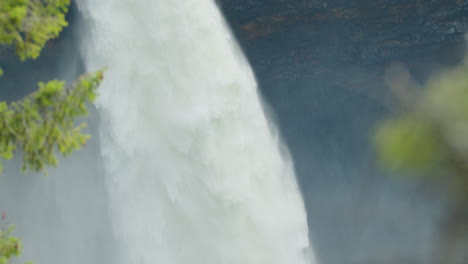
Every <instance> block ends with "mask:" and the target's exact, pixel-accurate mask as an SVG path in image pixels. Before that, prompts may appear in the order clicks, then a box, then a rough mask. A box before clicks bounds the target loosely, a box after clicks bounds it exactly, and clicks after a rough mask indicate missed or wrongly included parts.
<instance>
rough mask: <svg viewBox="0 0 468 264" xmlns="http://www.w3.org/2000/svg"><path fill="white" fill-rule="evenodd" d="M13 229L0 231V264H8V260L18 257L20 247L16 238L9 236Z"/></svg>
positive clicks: (11, 227)
mask: <svg viewBox="0 0 468 264" xmlns="http://www.w3.org/2000/svg"><path fill="white" fill-rule="evenodd" d="M13 229H14V227H13V226H10V227H9V228H6V229H0V264H7V263H9V261H10V259H11V258H13V257H17V256H19V254H20V253H21V249H22V245H21V242H20V241H19V239H18V238H16V237H13V236H11V233H12V232H13Z"/></svg>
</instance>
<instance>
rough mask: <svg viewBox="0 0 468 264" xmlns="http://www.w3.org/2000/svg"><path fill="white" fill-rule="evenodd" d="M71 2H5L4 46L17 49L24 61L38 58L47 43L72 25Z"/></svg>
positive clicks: (1, 17) (0, 13) (0, 40)
mask: <svg viewBox="0 0 468 264" xmlns="http://www.w3.org/2000/svg"><path fill="white" fill-rule="evenodd" d="M69 5H70V0H2V1H1V2H0V45H9V46H10V45H11V46H14V48H15V51H16V54H17V55H18V56H19V57H20V59H21V60H25V59H28V58H32V59H35V58H37V57H38V56H39V54H40V52H41V50H42V48H43V47H44V45H45V44H46V42H47V41H48V40H50V39H52V38H55V37H57V36H58V35H59V33H60V32H61V31H62V29H63V28H64V27H66V26H67V25H68V23H67V21H66V20H65V14H66V13H67V11H68V6H69Z"/></svg>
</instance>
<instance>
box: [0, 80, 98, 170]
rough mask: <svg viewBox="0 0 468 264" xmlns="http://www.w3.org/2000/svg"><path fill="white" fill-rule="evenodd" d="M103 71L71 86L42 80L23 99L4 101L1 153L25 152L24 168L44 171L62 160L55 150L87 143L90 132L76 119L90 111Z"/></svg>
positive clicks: (0, 124)
mask: <svg viewBox="0 0 468 264" xmlns="http://www.w3.org/2000/svg"><path fill="white" fill-rule="evenodd" d="M102 76H103V73H102V72H101V71H99V72H97V73H93V74H90V75H87V76H82V77H81V78H79V79H78V80H77V81H76V82H75V83H74V84H73V85H72V87H71V88H65V83H64V82H61V81H57V80H54V81H50V82H48V83H39V90H38V91H37V92H35V93H33V94H31V95H29V96H27V97H26V98H24V99H22V100H21V101H18V102H14V103H12V104H10V105H7V104H6V103H5V102H2V103H0V157H1V158H3V159H7V160H8V159H11V158H12V157H13V154H14V152H15V150H17V149H18V150H21V152H22V155H23V170H32V171H44V170H45V167H46V166H47V165H51V166H56V165H57V164H58V161H57V157H56V155H55V151H56V150H58V152H59V153H60V154H62V155H65V156H66V155H68V154H70V153H71V152H72V151H73V150H77V149H79V148H80V147H81V146H83V145H84V144H85V143H86V141H87V139H88V138H89V135H86V134H83V133H82V129H83V128H84V127H85V124H84V123H82V124H78V125H76V124H75V121H74V120H75V119H76V118H77V117H79V116H83V115H86V114H87V113H88V111H87V108H86V103H87V102H92V101H93V100H94V99H95V97H96V88H97V87H98V85H99V83H100V81H101V79H102Z"/></svg>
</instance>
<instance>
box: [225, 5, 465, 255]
mask: <svg viewBox="0 0 468 264" xmlns="http://www.w3.org/2000/svg"><path fill="white" fill-rule="evenodd" d="M217 1H218V3H219V5H220V6H221V8H222V10H223V12H224V14H225V16H226V17H227V20H228V21H229V23H230V24H231V27H232V30H233V31H234V33H235V34H236V36H237V38H238V39H239V41H240V43H241V45H242V47H243V48H244V50H245V53H246V54H247V57H248V58H249V60H250V62H251V64H252V67H253V69H254V71H255V73H256V75H257V78H258V81H259V84H260V88H261V91H262V94H263V95H264V97H265V99H266V101H267V102H268V103H269V104H270V105H271V106H272V108H273V112H274V113H275V115H276V119H277V121H278V123H279V126H280V130H281V132H282V135H283V137H284V139H285V141H286V143H287V144H288V146H289V148H290V151H291V154H292V156H293V159H294V162H295V167H296V172H297V175H298V180H299V183H300V186H301V189H302V191H303V194H304V199H305V203H306V209H307V212H308V219H309V226H310V229H311V238H312V240H313V241H314V245H315V248H316V250H317V255H318V258H319V260H320V263H323V264H342V263H353V264H354V263H356V264H362V263H386V262H385V261H383V259H388V257H389V256H392V260H395V259H399V258H404V259H414V261H411V263H428V261H427V260H428V259H430V258H431V251H433V247H434V245H433V238H434V234H436V233H437V228H438V225H437V223H438V221H439V217H440V215H441V210H442V208H443V204H442V202H441V200H442V199H441V195H440V194H439V193H437V192H436V191H435V190H432V189H431V188H430V187H428V188H425V187H421V185H419V184H415V183H413V184H406V183H403V181H399V180H395V179H389V178H388V177H384V176H383V174H384V173H383V172H381V171H380V170H379V169H378V166H376V163H375V162H374V156H373V154H372V153H373V151H372V149H373V148H372V145H371V136H372V133H373V128H374V126H375V124H376V122H378V121H379V120H381V118H383V117H385V116H387V115H388V113H389V112H390V111H391V108H394V107H395V102H394V101H392V100H391V96H389V92H388V88H387V86H386V84H385V81H384V72H385V70H386V69H387V67H388V65H390V64H392V63H394V62H401V63H403V64H405V65H407V67H408V69H409V71H410V73H411V74H412V75H413V76H414V77H415V79H416V81H419V82H424V81H425V80H426V79H427V78H428V76H430V75H431V74H434V73H435V72H437V71H439V70H440V69H442V68H444V67H447V66H451V65H454V64H457V63H459V62H461V60H462V58H463V55H464V53H465V44H464V33H465V32H466V31H467V30H468V0H354V1H353V0H330V1H325V0H217ZM374 260H377V261H374ZM402 263H403V262H402Z"/></svg>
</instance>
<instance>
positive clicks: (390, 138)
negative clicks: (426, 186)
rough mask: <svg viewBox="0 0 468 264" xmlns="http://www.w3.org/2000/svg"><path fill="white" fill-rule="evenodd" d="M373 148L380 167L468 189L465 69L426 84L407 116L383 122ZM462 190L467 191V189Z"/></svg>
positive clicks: (467, 76) (467, 73)
mask: <svg viewBox="0 0 468 264" xmlns="http://www.w3.org/2000/svg"><path fill="white" fill-rule="evenodd" d="M374 140H375V146H376V148H377V151H378V154H379V158H380V160H381V162H382V164H383V165H385V166H387V167H390V168H393V169H399V170H412V171H417V172H426V175H427V172H441V171H442V172H446V173H445V175H452V176H453V175H455V178H456V180H455V181H453V177H452V180H451V184H452V185H457V188H458V189H461V188H463V189H466V188H465V187H468V66H467V65H466V64H465V65H462V66H460V67H457V68H454V69H451V70H448V71H446V72H444V73H442V74H440V75H438V76H436V77H435V78H433V79H432V80H431V81H429V82H428V84H427V86H426V87H425V89H424V91H423V93H422V94H421V95H420V97H418V98H417V100H416V101H413V102H412V103H411V105H409V106H407V111H405V112H403V113H401V114H400V115H399V116H396V117H393V118H391V119H389V120H385V121H384V122H382V123H381V124H380V125H379V126H378V128H377V131H376V134H375V138H374ZM465 185H466V186H465Z"/></svg>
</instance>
